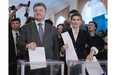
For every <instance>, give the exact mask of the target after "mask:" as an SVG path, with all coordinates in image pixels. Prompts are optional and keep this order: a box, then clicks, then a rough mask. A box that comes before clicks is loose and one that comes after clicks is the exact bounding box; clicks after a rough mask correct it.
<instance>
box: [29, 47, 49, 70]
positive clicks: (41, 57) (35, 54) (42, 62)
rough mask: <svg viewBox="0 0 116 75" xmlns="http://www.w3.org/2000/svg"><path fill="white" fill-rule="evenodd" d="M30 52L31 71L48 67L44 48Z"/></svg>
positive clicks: (37, 48)
mask: <svg viewBox="0 0 116 75" xmlns="http://www.w3.org/2000/svg"><path fill="white" fill-rule="evenodd" d="M28 51H29V61H30V67H31V70H33V69H39V68H45V67H47V64H46V56H45V49H44V47H36V48H35V50H31V49H29V50H28Z"/></svg>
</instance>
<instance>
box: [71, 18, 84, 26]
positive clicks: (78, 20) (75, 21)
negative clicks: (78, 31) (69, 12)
mask: <svg viewBox="0 0 116 75" xmlns="http://www.w3.org/2000/svg"><path fill="white" fill-rule="evenodd" d="M71 24H72V26H73V28H78V27H80V25H81V24H82V19H81V18H80V17H79V16H73V17H72V19H71Z"/></svg>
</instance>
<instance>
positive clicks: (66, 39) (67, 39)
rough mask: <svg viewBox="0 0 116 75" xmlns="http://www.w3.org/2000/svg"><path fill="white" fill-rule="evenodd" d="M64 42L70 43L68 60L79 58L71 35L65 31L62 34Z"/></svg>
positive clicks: (67, 52) (67, 51)
mask: <svg viewBox="0 0 116 75" xmlns="http://www.w3.org/2000/svg"><path fill="white" fill-rule="evenodd" d="M61 36H62V38H63V41H64V44H68V46H69V48H68V49H67V50H66V62H67V63H68V61H69V60H75V61H77V60H78V57H77V54H76V52H75V49H74V46H73V43H72V40H71V37H70V35H69V33H68V32H64V33H62V34H61Z"/></svg>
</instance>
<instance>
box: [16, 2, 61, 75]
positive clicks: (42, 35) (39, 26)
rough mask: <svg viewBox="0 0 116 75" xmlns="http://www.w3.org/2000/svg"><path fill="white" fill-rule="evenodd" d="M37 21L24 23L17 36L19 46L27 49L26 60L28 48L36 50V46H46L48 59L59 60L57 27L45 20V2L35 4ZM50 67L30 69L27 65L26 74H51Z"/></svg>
mask: <svg viewBox="0 0 116 75" xmlns="http://www.w3.org/2000/svg"><path fill="white" fill-rule="evenodd" d="M33 12H34V18H35V21H34V22H31V23H28V24H27V25H23V27H22V28H21V32H20V35H19V37H18V38H17V47H18V48H19V49H20V50H23V51H25V53H26V54H25V60H29V58H28V49H30V50H35V48H36V47H44V48H45V55H46V59H47V60H59V59H60V53H59V50H58V47H59V46H58V39H57V38H58V34H57V29H56V28H55V27H54V26H52V25H50V24H48V23H46V22H45V15H46V12H47V8H46V6H45V4H44V3H41V2H39V3H35V4H34V6H33ZM49 72H50V71H49V67H47V68H42V69H36V70H30V67H27V71H26V72H25V73H26V75H37V74H38V75H50V73H49Z"/></svg>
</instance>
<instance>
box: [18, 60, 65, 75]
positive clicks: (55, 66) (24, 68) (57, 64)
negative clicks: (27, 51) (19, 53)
mask: <svg viewBox="0 0 116 75" xmlns="http://www.w3.org/2000/svg"><path fill="white" fill-rule="evenodd" d="M17 66H18V75H64V62H63V61H53V60H47V62H28V61H25V60H19V61H18V65H17ZM35 73H36V74H35Z"/></svg>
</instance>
